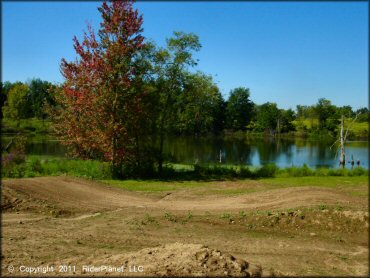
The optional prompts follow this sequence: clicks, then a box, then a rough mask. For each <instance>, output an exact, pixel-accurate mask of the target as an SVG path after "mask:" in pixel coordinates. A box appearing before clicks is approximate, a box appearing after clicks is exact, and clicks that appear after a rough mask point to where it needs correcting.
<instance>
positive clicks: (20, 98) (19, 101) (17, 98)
mask: <svg viewBox="0 0 370 278" xmlns="http://www.w3.org/2000/svg"><path fill="white" fill-rule="evenodd" d="M29 95H30V88H29V87H28V85H26V84H17V85H15V86H13V87H12V89H10V91H9V93H8V96H7V98H8V100H7V102H6V105H5V106H4V107H3V113H4V116H5V117H7V118H12V119H16V120H17V121H18V126H19V123H20V120H21V119H25V118H28V117H29V115H30V107H31V105H30V101H29Z"/></svg>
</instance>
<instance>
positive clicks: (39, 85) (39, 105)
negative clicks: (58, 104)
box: [29, 78, 55, 119]
mask: <svg viewBox="0 0 370 278" xmlns="http://www.w3.org/2000/svg"><path fill="white" fill-rule="evenodd" d="M52 87H53V85H52V84H51V83H50V82H48V81H42V80H41V79H39V78H37V79H32V80H31V81H30V82H29V88H30V95H29V98H30V103H31V105H32V113H31V117H37V118H39V119H45V118H46V116H47V113H46V111H45V106H46V105H52V106H54V105H55V99H54V96H53V94H52V93H51V91H50V90H51V88H52Z"/></svg>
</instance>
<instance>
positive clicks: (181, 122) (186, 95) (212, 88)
mask: <svg viewBox="0 0 370 278" xmlns="http://www.w3.org/2000/svg"><path fill="white" fill-rule="evenodd" d="M179 103H181V104H182V105H179V106H178V110H177V121H176V129H177V130H178V132H179V133H187V134H197V135H198V134H202V133H207V132H211V131H214V130H215V127H216V119H217V114H218V113H219V112H220V107H221V103H222V95H221V93H220V90H219V88H218V87H217V85H216V84H215V83H214V82H213V80H212V77H211V76H207V75H205V74H204V73H201V72H198V73H195V74H193V73H188V74H187V75H186V77H185V82H184V89H183V93H182V94H181V95H180V96H179Z"/></svg>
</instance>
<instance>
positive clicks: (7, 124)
mask: <svg viewBox="0 0 370 278" xmlns="http://www.w3.org/2000/svg"><path fill="white" fill-rule="evenodd" d="M2 124H3V127H2V132H3V133H17V132H18V131H22V132H25V133H51V131H52V130H51V121H50V120H45V121H43V120H41V119H37V118H30V119H21V120H20V122H19V126H18V121H17V120H14V119H7V118H4V119H3V122H2Z"/></svg>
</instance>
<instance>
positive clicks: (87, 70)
mask: <svg viewBox="0 0 370 278" xmlns="http://www.w3.org/2000/svg"><path fill="white" fill-rule="evenodd" d="M99 11H100V13H101V16H102V23H101V26H100V29H99V32H98V38H97V37H96V35H95V33H94V31H93V29H92V27H91V26H88V31H87V32H85V34H84V39H83V41H82V42H80V41H79V40H78V39H77V38H76V37H74V48H75V50H76V53H77V58H76V60H75V61H71V62H67V61H66V60H65V59H63V60H62V64H61V72H62V74H63V76H64V77H65V82H64V84H63V86H62V90H61V92H60V93H59V94H57V96H56V99H57V102H58V104H59V109H58V111H57V113H56V114H55V115H54V120H55V121H54V122H55V125H54V126H55V130H56V132H57V134H58V135H60V136H61V138H62V140H63V142H64V143H65V144H67V145H68V147H69V149H70V151H71V152H72V154H73V155H74V156H77V157H81V158H95V159H102V160H105V161H110V162H111V164H112V169H113V174H114V175H115V176H120V175H122V166H123V165H124V164H125V163H127V164H130V163H134V162H135V161H139V160H138V156H139V154H140V150H139V136H140V132H141V130H142V129H143V127H142V123H143V122H145V121H143V119H145V118H147V117H148V115H147V114H146V109H143V107H145V99H146V97H147V96H148V89H147V88H146V85H145V84H146V82H145V78H146V74H147V65H145V63H144V62H143V54H142V53H143V51H144V50H145V47H146V46H145V44H144V37H143V36H142V34H141V33H142V31H143V29H142V23H143V18H142V16H141V15H139V14H138V11H137V10H136V9H134V7H133V1H113V2H110V3H109V4H107V3H106V2H104V3H103V5H102V6H101V7H100V8H99Z"/></svg>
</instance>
